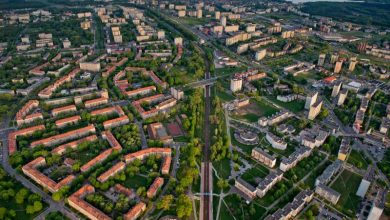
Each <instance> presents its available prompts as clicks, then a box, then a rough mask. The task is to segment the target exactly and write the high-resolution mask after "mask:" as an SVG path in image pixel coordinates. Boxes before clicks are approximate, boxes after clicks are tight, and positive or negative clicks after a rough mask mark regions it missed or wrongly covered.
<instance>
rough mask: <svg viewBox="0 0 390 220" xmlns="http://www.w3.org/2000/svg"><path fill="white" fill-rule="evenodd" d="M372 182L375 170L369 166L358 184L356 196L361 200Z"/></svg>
mask: <svg viewBox="0 0 390 220" xmlns="http://www.w3.org/2000/svg"><path fill="white" fill-rule="evenodd" d="M373 181H375V168H374V167H373V166H372V165H370V166H369V167H368V168H367V171H366V173H365V174H364V177H363V179H362V181H361V182H360V185H359V188H358V190H357V192H356V195H357V196H359V197H361V198H364V197H365V195H366V193H367V191H368V188H369V187H370V185H371V182H373Z"/></svg>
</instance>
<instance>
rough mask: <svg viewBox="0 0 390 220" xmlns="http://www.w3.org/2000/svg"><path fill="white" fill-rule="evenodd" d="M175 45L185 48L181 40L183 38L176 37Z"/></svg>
mask: <svg viewBox="0 0 390 220" xmlns="http://www.w3.org/2000/svg"><path fill="white" fill-rule="evenodd" d="M174 44H175V45H180V46H183V38H181V37H175V39H174Z"/></svg>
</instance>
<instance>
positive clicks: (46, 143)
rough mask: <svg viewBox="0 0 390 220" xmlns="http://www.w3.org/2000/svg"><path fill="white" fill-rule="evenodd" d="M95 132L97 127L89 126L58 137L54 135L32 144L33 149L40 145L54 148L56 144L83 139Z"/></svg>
mask: <svg viewBox="0 0 390 220" xmlns="http://www.w3.org/2000/svg"><path fill="white" fill-rule="evenodd" d="M95 132H96V129H95V126H93V125H88V126H87V127H84V128H79V129H76V130H73V131H68V132H65V133H63V134H58V135H54V136H52V137H48V138H45V139H42V140H38V141H34V142H32V143H31V147H36V146H38V145H43V146H47V147H50V146H53V145H56V144H60V143H63V142H65V141H69V140H72V139H76V138H79V137H82V136H84V135H88V134H91V133H95Z"/></svg>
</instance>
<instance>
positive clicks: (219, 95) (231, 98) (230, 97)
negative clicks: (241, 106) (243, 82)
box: [216, 90, 235, 102]
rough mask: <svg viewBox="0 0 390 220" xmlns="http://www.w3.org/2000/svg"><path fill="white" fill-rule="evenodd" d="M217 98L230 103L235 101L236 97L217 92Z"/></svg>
mask: <svg viewBox="0 0 390 220" xmlns="http://www.w3.org/2000/svg"><path fill="white" fill-rule="evenodd" d="M216 96H217V97H218V98H220V99H221V100H222V101H223V102H230V101H232V100H234V99H235V97H234V96H233V95H231V94H229V93H227V92H224V91H219V90H217V92H216Z"/></svg>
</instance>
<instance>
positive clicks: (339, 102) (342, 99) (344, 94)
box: [337, 89, 348, 106]
mask: <svg viewBox="0 0 390 220" xmlns="http://www.w3.org/2000/svg"><path fill="white" fill-rule="evenodd" d="M347 96H348V90H346V89H343V90H341V92H340V93H339V98H338V99H337V105H338V106H342V105H343V104H344V102H345V99H346V98H347Z"/></svg>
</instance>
